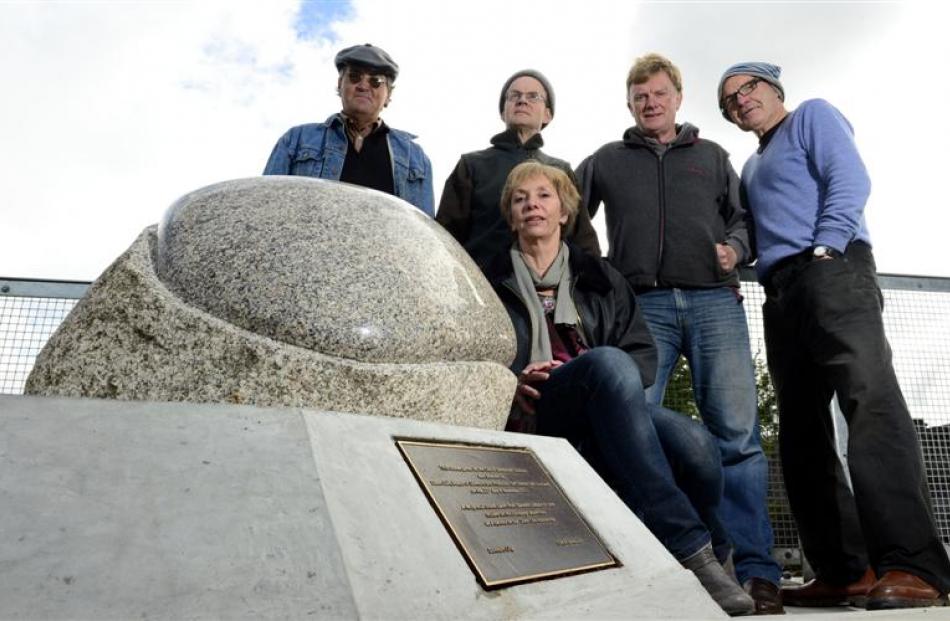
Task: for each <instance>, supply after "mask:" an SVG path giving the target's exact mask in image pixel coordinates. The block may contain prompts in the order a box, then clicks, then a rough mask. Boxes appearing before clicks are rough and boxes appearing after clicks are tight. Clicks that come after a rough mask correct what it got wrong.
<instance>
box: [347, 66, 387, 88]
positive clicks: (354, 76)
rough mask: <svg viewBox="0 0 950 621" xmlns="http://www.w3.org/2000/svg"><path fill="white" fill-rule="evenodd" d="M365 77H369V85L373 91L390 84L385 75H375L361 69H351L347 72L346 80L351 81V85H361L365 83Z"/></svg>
mask: <svg viewBox="0 0 950 621" xmlns="http://www.w3.org/2000/svg"><path fill="white" fill-rule="evenodd" d="M364 76H367V77H369V85H370V86H371V87H373V89H377V88H379V87H380V86H382V85H383V84H389V80H388V79H387V78H386V76H384V75H374V74H371V73H368V72H366V71H360V70H359V69H350V70H348V71H347V72H346V78H347V79H348V80H349V81H350V84H359V83H360V82H362V81H363V77H364Z"/></svg>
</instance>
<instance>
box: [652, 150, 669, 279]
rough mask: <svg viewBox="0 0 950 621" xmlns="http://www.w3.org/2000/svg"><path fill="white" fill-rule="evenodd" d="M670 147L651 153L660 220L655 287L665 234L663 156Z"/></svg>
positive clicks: (658, 277)
mask: <svg viewBox="0 0 950 621" xmlns="http://www.w3.org/2000/svg"><path fill="white" fill-rule="evenodd" d="M670 148H671V147H669V146H668V147H667V148H666V151H664V152H663V153H662V154H658V153H657V152H656V151H653V154H654V155H655V156H656V168H657V185H658V186H659V192H658V196H659V201H658V202H659V210H660V213H659V220H660V230H659V233H660V239H659V241H658V243H657V246H656V247H657V251H656V273H655V274H653V286H654V287H657V286H658V285H659V283H660V266H661V265H662V264H663V239H664V237H665V236H666V183H664V174H663V156H664V155H666V152H667V151H669V149H670Z"/></svg>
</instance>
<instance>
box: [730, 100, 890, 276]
mask: <svg viewBox="0 0 950 621" xmlns="http://www.w3.org/2000/svg"><path fill="white" fill-rule="evenodd" d="M742 188H743V190H744V194H745V199H746V202H747V205H746V207H747V208H748V210H749V211H750V212H751V214H752V219H753V220H754V222H755V238H756V245H757V248H758V262H757V263H756V271H757V273H758V276H759V281H760V282H761V281H763V280H764V279H765V277H766V275H767V274H768V273H769V270H770V269H771V268H772V266H774V265H775V263H776V262H778V261H780V260H781V259H784V258H785V257H789V256H792V255H794V254H798V253H800V252H802V251H804V250H807V249H808V248H810V247H812V246H829V247H831V248H834V249H835V250H838V251H839V252H844V251H845V248H847V246H848V244H849V243H850V242H852V241H854V240H861V241H864V242H866V243H869V244H870V236H869V235H868V228H867V224H866V223H865V221H864V205H865V203H866V202H867V199H868V195H869V194H870V193H871V180H870V179H869V178H868V173H867V170H865V168H864V162H862V161H861V156H860V155H859V154H858V149H857V147H856V146H855V144H854V133H853V130H852V128H851V124H850V123H848V120H847V119H846V118H844V115H842V114H841V113H840V112H839V111H838V110H837V108H835V107H834V106H832V105H831V104H830V103H828V102H827V101H825V100H823V99H810V100H808V101H806V102H804V103H802V104H801V105H800V106H798V108H796V109H795V110H794V111H793V112H792V113H791V114H789V115H788V117H787V118H786V119H785V121H784V122H783V123H782V125H781V126H780V127H779V128H778V129H777V130H776V132H775V135H774V136H772V140H771V141H770V142H769V143H768V145H767V146H766V147H765V149H764V150H763V151H762V152H761V153H755V154H753V155H752V157H750V158H749V160H748V161H747V162H746V163H745V166H744V167H743V169H742Z"/></svg>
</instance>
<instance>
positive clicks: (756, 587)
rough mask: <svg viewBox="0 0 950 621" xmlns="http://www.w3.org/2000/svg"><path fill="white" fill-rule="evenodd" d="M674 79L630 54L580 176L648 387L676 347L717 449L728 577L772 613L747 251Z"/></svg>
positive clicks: (717, 163)
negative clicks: (636, 330)
mask: <svg viewBox="0 0 950 621" xmlns="http://www.w3.org/2000/svg"><path fill="white" fill-rule="evenodd" d="M682 91H683V87H682V78H681V75H680V71H679V69H677V68H676V66H675V65H673V63H672V62H670V61H669V60H668V59H666V58H664V57H663V56H660V55H658V54H649V55H646V56H644V57H642V58H638V59H637V60H636V62H635V63H634V65H633V67H632V68H631V69H630V73H629V75H628V76H627V106H628V108H629V109H630V112H631V113H632V114H633V117H634V119H635V120H636V125H635V126H634V127H631V128H630V129H628V130H627V131H626V132H625V133H624V135H623V140H620V141H617V142H611V143H608V144H606V145H604V146H603V147H601V148H600V149H598V150H597V151H596V152H595V153H594V154H593V155H591V156H590V157H588V158H587V159H586V160H584V162H583V163H582V164H581V165H580V167H579V168H578V170H577V177H578V179H579V181H580V184H581V187H582V192H583V203H584V204H585V205H587V208H588V210H589V211H590V215H591V218H593V217H594V215H595V213H596V211H597V209H598V207H599V206H600V204H601V203H603V204H604V211H605V215H606V219H607V236H608V239H609V240H610V252H609V256H608V259H609V260H610V262H611V263H612V264H613V265H614V267H616V268H617V269H618V270H619V271H620V272H621V273H622V274H623V275H624V276H625V277H626V279H627V281H628V282H629V283H630V284H631V285H632V286H633V288H634V290H635V291H636V293H637V302H638V303H639V304H640V306H641V308H642V309H643V313H644V316H645V317H646V320H647V323H648V324H649V327H650V331H651V333H652V335H653V338H654V340H655V342H656V346H657V353H658V357H659V359H658V368H657V373H656V383H655V384H654V385H653V386H652V387H651V388H650V389H648V390H647V398H648V399H650V400H651V401H652V402H654V403H660V402H661V401H662V400H663V393H664V392H665V390H666V385H667V382H668V380H669V377H670V374H671V372H672V371H673V369H674V367H675V366H676V362H677V360H678V359H679V357H680V355H683V356H685V357H686V360H687V362H688V363H689V367H690V372H691V373H692V378H693V392H694V395H695V397H696V403H697V405H698V406H699V410H700V415H701V416H702V418H703V421H704V422H705V423H706V425H707V426H708V428H709V430H710V431H711V432H712V433H713V435H714V436H715V437H716V439H717V441H718V443H719V448H720V452H721V455H722V461H723V471H724V474H725V486H724V492H723V502H722V505H721V512H722V521H723V523H724V525H725V527H726V530H727V531H728V533H729V536H730V537H731V538H732V540H733V545H734V549H735V552H734V555H735V557H734V562H735V568H736V574H737V578H738V580H739V583H740V584H742V586H743V588H745V589H746V591H747V592H748V593H749V594H750V595H751V596H752V598H753V599H754V600H755V602H756V612H758V613H759V614H768V613H773V614H774V613H781V612H783V608H782V603H781V598H780V594H779V590H778V582H779V578H780V569H779V566H778V564H777V563H776V562H775V561H774V560H773V559H772V556H771V547H772V528H771V524H770V523H769V517H768V511H767V507H766V493H767V485H768V464H767V462H766V458H765V454H764V453H763V452H762V447H761V444H760V442H759V426H758V408H757V405H756V386H755V372H754V368H753V364H752V354H751V350H750V346H749V334H748V328H747V325H746V316H745V310H744V309H743V307H742V296H741V295H740V294H739V277H738V272H737V269H736V266H737V265H738V264H739V263H741V262H747V261H749V260H751V258H752V251H751V244H750V242H749V235H748V233H747V230H746V224H745V213H744V211H743V210H742V208H741V206H740V202H739V180H738V177H737V176H736V173H735V170H734V169H733V168H732V165H731V164H730V162H729V154H728V153H726V152H725V150H723V149H722V147H720V146H719V145H717V144H716V143H714V142H711V141H709V140H704V139H702V138H700V137H699V130H698V129H697V128H696V127H694V126H692V125H690V124H689V123H683V124H681V125H677V124H676V113H677V111H678V110H679V107H680V103H681V102H682V98H683V94H682ZM720 560H721V561H723V562H725V561H726V560H727V559H720Z"/></svg>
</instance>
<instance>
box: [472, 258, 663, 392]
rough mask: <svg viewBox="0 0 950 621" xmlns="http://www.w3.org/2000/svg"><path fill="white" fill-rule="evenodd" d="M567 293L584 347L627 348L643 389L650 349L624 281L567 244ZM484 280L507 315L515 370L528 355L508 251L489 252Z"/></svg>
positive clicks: (523, 312)
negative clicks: (512, 332) (492, 255)
mask: <svg viewBox="0 0 950 621" xmlns="http://www.w3.org/2000/svg"><path fill="white" fill-rule="evenodd" d="M568 247H569V248H570V259H569V264H570V267H571V296H572V298H573V299H574V305H575V306H576V308H577V314H578V316H579V317H580V332H581V333H582V334H583V336H584V343H585V345H587V347H589V348H593V347H601V346H606V345H609V346H613V347H618V348H620V349H622V350H623V351H625V352H627V353H628V354H629V355H630V357H631V358H633V361H634V362H635V363H636V364H637V367H638V368H639V369H640V376H641V378H642V380H643V385H644V387H647V386H650V385H652V384H653V380H654V377H655V375H656V347H655V346H654V344H653V337H651V336H650V330H649V329H648V328H647V324H646V322H645V320H644V319H643V314H642V313H641V312H640V308H639V306H637V301H636V297H635V296H634V293H633V291H632V290H631V289H630V285H628V284H627V282H626V281H625V280H624V278H623V277H622V276H621V275H620V273H618V272H617V270H615V269H613V268H612V267H611V266H610V264H609V263H607V261H606V260H604V259H601V258H600V257H593V256H590V255H588V254H585V253H583V252H581V251H579V250H578V248H577V247H576V246H573V245H570V244H569V246H568ZM485 275H486V276H487V277H488V281H489V282H490V283H491V285H492V287H493V288H494V289H495V293H497V294H498V297H499V298H501V301H502V303H503V304H504V305H505V310H507V311H508V315H509V316H510V317H511V322H512V324H513V325H514V328H515V335H516V337H517V341H518V353H517V355H516V356H515V359H514V361H513V362H512V363H511V367H510V368H511V370H512V371H513V372H514V373H516V374H517V373H520V372H521V370H522V369H524V368H525V367H526V366H527V365H528V363H529V362H530V360H529V358H530V357H531V319H530V317H529V315H528V309H527V307H525V305H524V302H522V301H521V297H520V296H519V295H518V294H517V293H516V292H517V290H518V284H517V281H516V280H515V274H514V267H513V266H512V264H511V254H510V253H509V252H508V251H507V250H506V251H505V252H502V253H500V254H498V255H496V256H495V258H494V260H493V261H491V262H490V264H489V265H488V268H487V269H486V271H485Z"/></svg>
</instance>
